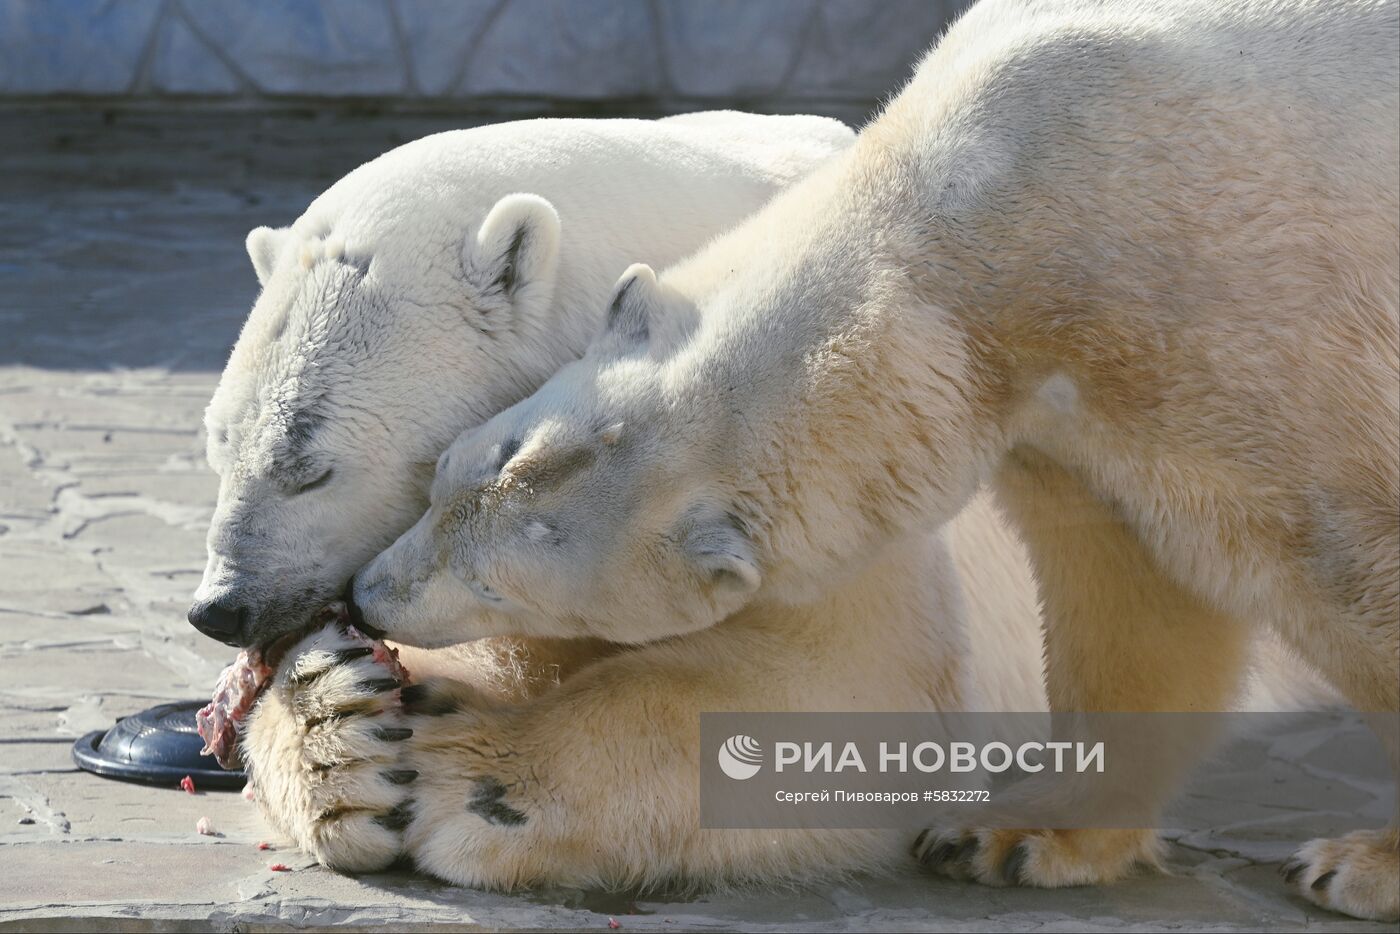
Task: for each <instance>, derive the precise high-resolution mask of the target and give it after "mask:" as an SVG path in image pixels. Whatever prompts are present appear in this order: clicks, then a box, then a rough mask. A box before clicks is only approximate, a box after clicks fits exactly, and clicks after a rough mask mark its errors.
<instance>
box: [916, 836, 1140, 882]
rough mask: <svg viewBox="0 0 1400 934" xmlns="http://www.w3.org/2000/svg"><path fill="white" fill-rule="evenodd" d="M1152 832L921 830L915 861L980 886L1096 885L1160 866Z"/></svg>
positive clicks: (935, 870)
mask: <svg viewBox="0 0 1400 934" xmlns="http://www.w3.org/2000/svg"><path fill="white" fill-rule="evenodd" d="M1160 847H1161V844H1160V843H1159V841H1158V839H1157V835H1156V834H1155V833H1153V832H1152V831H1150V830H974V831H966V832H962V833H938V832H936V831H932V830H925V831H924V832H923V833H921V834H919V838H918V839H917V840H916V841H914V857H915V858H916V859H918V861H919V862H920V863H921V864H923V865H925V866H927V867H928V868H929V869H931V870H932V871H934V872H936V873H938V874H939V875H943V876H949V877H950V878H953V879H971V880H974V881H976V882H981V883H982V884H983V885H997V886H1002V885H1027V886H1034V887H1037V888H1060V887H1062V886H1070V885H1098V884H1101V883H1105V882H1113V881H1115V880H1117V879H1121V878H1123V877H1124V876H1126V875H1128V873H1129V872H1131V871H1132V870H1133V869H1134V868H1136V867H1137V866H1140V865H1145V866H1150V867H1152V868H1160V867H1161V856H1160Z"/></svg>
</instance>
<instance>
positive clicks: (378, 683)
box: [364, 678, 400, 694]
mask: <svg viewBox="0 0 1400 934" xmlns="http://www.w3.org/2000/svg"><path fill="white" fill-rule="evenodd" d="M364 686H365V687H366V688H368V689H369V691H370V693H371V694H383V693H385V692H386V691H392V690H395V689H396V688H398V687H400V684H399V679H398V678H371V679H369V680H368V681H365V682H364Z"/></svg>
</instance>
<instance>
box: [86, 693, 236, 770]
mask: <svg viewBox="0 0 1400 934" xmlns="http://www.w3.org/2000/svg"><path fill="white" fill-rule="evenodd" d="M204 703H205V702H204V701H180V702H178V703H174V704H161V705H160V706H158V707H152V708H150V709H149V710H143V711H141V712H140V713H138V714H132V715H131V716H129V717H122V718H121V719H120V720H118V721H117V724H116V726H114V727H112V728H111V729H110V730H94V731H93V732H91V733H89V734H87V735H86V736H84V737H83V738H82V739H80V740H78V741H77V742H76V743H74V744H73V761H74V762H75V763H77V766H78V768H80V769H86V770H87V771H89V772H96V773H97V774H98V775H102V776H105V777H107V778H121V779H125V780H127V781H133V782H146V783H148V784H152V785H165V786H167V787H175V786H178V785H179V784H180V779H182V778H184V777H185V776H186V775H188V776H190V778H192V779H194V784H195V787H196V788H198V789H206V788H217V789H240V788H242V787H243V785H244V783H245V782H246V781H247V780H248V777H247V775H246V774H245V773H243V772H241V771H225V770H224V769H221V768H219V763H218V762H216V761H215V760H214V757H213V756H205V755H201V754H200V750H201V749H203V748H204V740H203V739H201V738H200V736H199V734H198V733H197V732H195V728H194V715H195V712H196V711H198V710H199V708H201V707H203V706H204Z"/></svg>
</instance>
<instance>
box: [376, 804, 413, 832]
mask: <svg viewBox="0 0 1400 934" xmlns="http://www.w3.org/2000/svg"><path fill="white" fill-rule="evenodd" d="M412 820H413V799H412V798H410V799H409V800H407V801H405V802H404V803H403V804H400V805H399V806H398V807H396V808H394V809H393V810H392V811H386V812H385V813H383V814H380V815H379V816H378V817H376V818H375V819H374V822H375V823H376V824H378V825H380V826H381V827H386V828H388V829H389V830H404V829H405V828H407V827H408V825H409V823H410V822H412Z"/></svg>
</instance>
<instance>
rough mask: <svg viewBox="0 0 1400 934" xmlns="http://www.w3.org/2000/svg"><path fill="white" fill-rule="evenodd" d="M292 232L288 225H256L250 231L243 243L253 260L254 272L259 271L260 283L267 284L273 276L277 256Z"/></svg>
mask: <svg viewBox="0 0 1400 934" xmlns="http://www.w3.org/2000/svg"><path fill="white" fill-rule="evenodd" d="M291 233H292V232H291V230H290V229H288V228H286V227H282V228H279V229H277V230H274V229H272V228H271V227H254V228H253V229H252V230H250V231H248V239H247V240H245V241H243V243H244V246H246V247H247V248H248V258H249V259H251V260H252V261H253V272H255V273H257V276H258V285H267V280H268V279H271V278H272V267H273V266H275V265H276V264H277V257H278V255H279V254H280V253H281V252H282V247H283V246H285V245H286V243H287V238H288V237H290V236H291Z"/></svg>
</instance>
